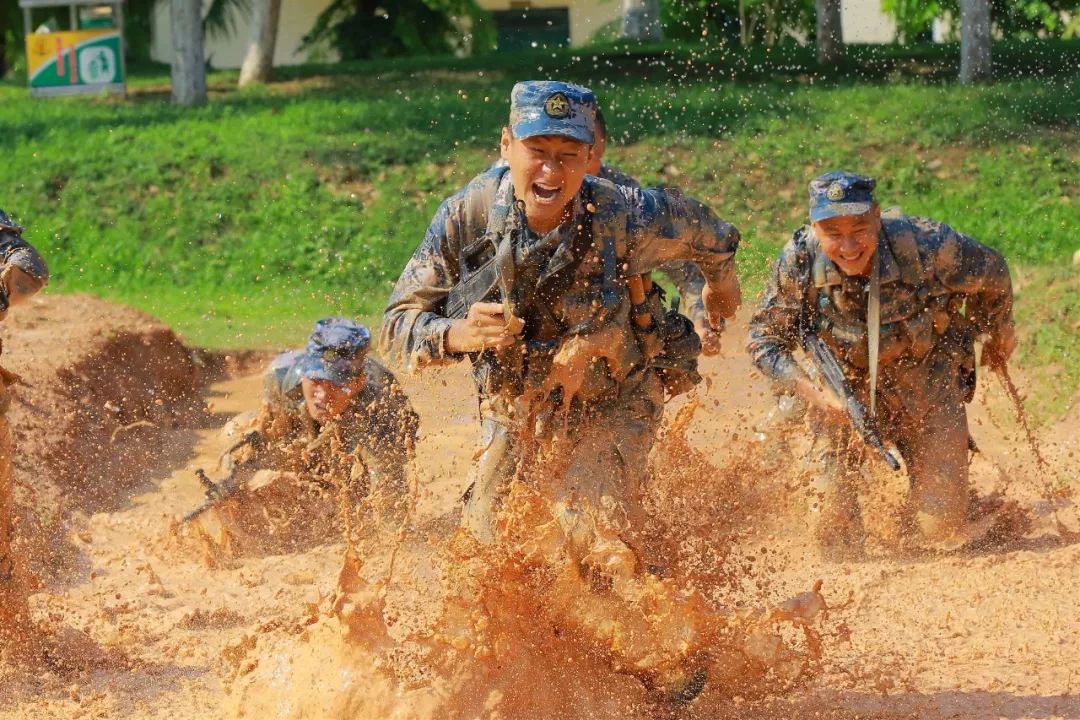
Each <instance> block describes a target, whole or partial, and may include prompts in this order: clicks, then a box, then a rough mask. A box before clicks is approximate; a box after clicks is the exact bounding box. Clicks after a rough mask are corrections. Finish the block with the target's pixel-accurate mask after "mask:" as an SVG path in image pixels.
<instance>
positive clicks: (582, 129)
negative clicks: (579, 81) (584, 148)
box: [510, 80, 596, 145]
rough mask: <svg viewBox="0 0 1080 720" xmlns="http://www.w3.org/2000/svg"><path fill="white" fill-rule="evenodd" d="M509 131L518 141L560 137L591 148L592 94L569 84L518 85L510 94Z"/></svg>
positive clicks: (593, 131) (535, 82)
mask: <svg viewBox="0 0 1080 720" xmlns="http://www.w3.org/2000/svg"><path fill="white" fill-rule="evenodd" d="M510 130H511V131H512V132H513V133H514V137H515V138H520V139H525V138H530V137H536V136H538V135H561V136H563V137H568V138H571V139H573V140H577V141H578V142H583V143H585V144H586V145H592V144H593V140H594V138H595V136H596V97H595V96H594V95H593V92H592V90H590V89H588V88H584V87H581V86H580V85H573V84H571V83H564V82H555V81H553V80H529V81H526V82H519V83H518V84H517V85H515V86H514V89H513V91H512V92H511V93H510Z"/></svg>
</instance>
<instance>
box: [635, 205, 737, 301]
mask: <svg viewBox="0 0 1080 720" xmlns="http://www.w3.org/2000/svg"><path fill="white" fill-rule="evenodd" d="M620 190H621V192H622V193H623V194H624V195H625V196H626V198H627V200H628V202H629V205H630V212H629V217H628V221H627V229H628V234H629V243H630V258H631V259H630V267H629V268H628V272H629V273H630V274H638V273H644V272H649V271H651V270H655V269H657V268H659V267H660V266H662V265H664V264H665V263H669V262H671V261H673V260H688V261H690V262H693V263H694V264H696V265H697V266H698V268H699V269H700V271H701V274H702V276H703V277H704V279H705V282H706V284H707V286H708V289H709V290H710V292H711V293H712V294H713V297H714V298H716V307H717V308H719V310H720V314H721V315H722V316H723V317H727V318H730V317H731V316H733V315H734V314H735V311H736V310H738V309H739V305H740V303H741V302H742V294H741V291H740V289H739V280H738V277H737V276H736V274H735V252H736V251H737V250H738V248H739V240H740V236H739V231H738V230H737V229H735V226H734V225H732V224H731V223H729V222H726V221H724V220H721V219H720V218H719V217H717V215H716V214H715V213H714V212H713V211H712V210H711V209H709V207H708V206H707V205H704V204H702V203H700V202H698V201H697V200H694V199H692V198H688V197H686V196H684V195H683V194H682V193H681V192H679V191H678V190H671V189H662V188H648V189H645V190H641V189H634V188H620Z"/></svg>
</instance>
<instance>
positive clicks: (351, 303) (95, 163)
mask: <svg viewBox="0 0 1080 720" xmlns="http://www.w3.org/2000/svg"><path fill="white" fill-rule="evenodd" d="M999 46H1000V47H999V52H998V59H999V67H998V74H999V76H1000V80H999V81H998V82H997V83H995V84H993V85H990V86H984V87H975V88H964V87H960V86H957V85H955V84H954V83H952V82H950V81H948V80H946V78H947V77H949V76H950V75H951V74H952V72H953V68H952V63H953V58H954V56H955V47H953V48H950V47H948V46H946V47H931V48H916V49H914V50H902V49H898V48H870V47H867V48H855V49H853V52H852V54H851V55H852V57H851V58H850V59H849V60H848V62H847V64H846V65H845V66H844V67H843V68H841V69H840V70H838V71H832V72H830V73H821V72H819V70H818V69H817V68H815V67H814V66H813V63H812V61H811V60H810V58H809V56H808V55H807V51H804V50H791V49H786V50H776V51H775V52H766V51H765V50H764V49H761V50H758V51H755V53H752V54H740V53H733V52H728V51H726V50H725V49H723V48H716V47H713V48H709V47H705V46H701V47H690V48H678V49H675V48H667V49H665V48H652V49H649V50H648V51H643V52H633V53H628V52H626V51H625V50H624V49H619V48H615V47H607V48H597V49H586V50H582V51H559V52H555V53H534V54H531V55H522V56H514V57H505V56H492V57H488V58H470V59H467V60H437V61H433V60H431V59H414V60H410V61H408V62H407V63H401V62H399V63H390V62H387V61H382V62H379V63H367V64H364V63H351V64H345V65H341V66H327V67H301V68H289V69H287V71H285V72H284V73H282V77H283V79H282V80H281V81H279V82H278V83H275V84H272V85H270V86H268V87H265V88H256V89H248V90H244V91H238V90H236V89H234V86H235V74H234V73H216V74H214V75H213V76H212V77H211V88H212V96H213V97H212V101H211V103H209V104H208V105H207V106H205V107H203V108H199V109H197V110H180V109H176V108H173V107H172V106H171V105H169V104H168V95H167V93H168V75H167V69H165V70H162V69H160V68H158V69H154V68H150V69H146V70H143V71H141V72H139V73H137V74H136V77H135V79H134V80H133V83H132V87H133V91H132V93H131V95H130V96H129V97H128V99H126V100H119V99H114V98H81V99H69V100H50V101H32V100H31V99H30V98H29V97H28V94H27V93H26V91H25V90H23V89H22V88H21V87H19V86H18V85H17V84H16V83H14V82H11V81H9V82H6V83H0V129H2V132H0V152H2V153H3V155H4V157H5V159H6V162H5V163H3V164H0V186H2V187H3V188H4V192H3V194H2V195H0V207H3V208H4V209H6V210H8V211H9V212H11V213H12V214H14V215H15V216H16V217H17V218H18V219H20V220H21V221H23V222H24V224H26V225H27V227H28V228H29V230H28V233H27V236H28V237H29V238H30V239H31V241H33V242H34V243H35V244H37V246H38V247H39V248H41V249H42V251H43V252H45V254H46V255H47V257H48V259H49V262H50V264H51V266H52V268H53V270H54V273H55V283H54V291H59V292H71V291H78V290H85V291H89V292H93V293H97V294H100V295H103V296H106V297H110V298H114V299H117V300H121V301H124V302H128V303H131V304H133V305H135V306H138V307H140V308H143V309H145V310H147V311H149V312H151V313H154V314H155V315H157V316H159V317H161V318H162V319H163V320H165V321H166V322H169V323H171V324H173V325H174V326H176V327H177V328H178V329H179V330H180V331H181V332H182V333H183V334H184V336H185V337H186V338H187V339H188V340H189V341H190V342H193V343H196V344H202V345H209V346H218V347H251V346H266V345H274V346H276V345H281V344H284V343H288V342H295V341H296V339H297V338H298V337H300V336H301V335H302V334H303V332H304V330H305V328H306V327H307V326H308V325H309V323H310V322H311V321H312V320H313V319H314V318H316V317H318V316H320V315H324V314H327V313H330V312H342V313H347V314H356V315H362V316H365V317H369V318H374V317H376V316H377V315H378V313H379V312H380V310H381V308H382V306H383V304H384V302H385V299H386V296H387V294H388V292H389V290H390V288H391V286H392V284H393V282H394V280H395V279H396V277H397V274H398V272H399V271H400V269H401V267H402V265H403V264H404V262H405V261H406V260H407V258H408V257H409V255H410V254H411V253H412V250H413V249H414V248H415V246H416V245H417V243H418V242H419V241H420V239H421V238H422V237H423V233H424V230H425V228H426V227H427V223H428V221H429V220H430V218H431V216H432V214H433V213H434V211H435V209H436V208H437V206H438V204H439V202H441V200H442V199H443V198H445V197H446V196H448V195H450V194H452V193H453V192H454V191H455V190H457V189H459V188H460V187H461V186H463V185H464V184H465V183H466V182H467V181H468V180H469V179H470V178H471V177H472V176H473V175H474V174H475V173H477V172H479V171H480V170H482V169H483V168H485V167H486V166H487V165H488V164H489V163H490V162H491V160H492V159H493V158H494V152H495V151H494V148H495V144H496V139H497V136H498V131H499V127H500V126H501V124H502V123H503V122H504V120H505V116H506V112H507V98H508V95H509V91H510V88H511V87H512V85H513V83H514V82H515V81H516V80H519V79H523V78H526V77H550V76H558V77H565V78H569V79H573V80H575V81H578V82H583V83H586V84H588V85H590V86H591V87H592V88H593V89H594V90H595V91H596V92H597V94H598V96H599V97H600V99H601V101H602V103H603V104H604V105H605V108H606V110H607V114H608V118H609V125H610V129H611V132H612V134H613V136H614V137H615V139H616V143H615V145H614V146H613V147H612V148H611V151H610V159H611V160H612V161H613V162H614V163H616V164H617V165H619V166H620V167H622V168H623V169H625V170H628V171H631V172H633V173H635V174H636V175H637V176H638V177H639V178H640V179H641V180H642V181H644V182H646V183H664V184H670V185H678V186H681V187H683V188H684V189H685V190H686V191H687V192H688V193H689V194H691V195H694V196H697V197H700V198H702V199H704V200H706V201H708V202H709V203H710V204H711V205H712V206H713V207H714V208H715V209H716V210H717V211H718V212H719V213H720V214H721V215H723V216H725V217H727V218H729V219H730V220H732V221H733V222H734V223H736V224H737V225H738V226H739V227H740V228H741V229H742V231H743V234H744V237H745V238H746V243H745V246H744V250H743V251H742V253H741V255H742V263H741V264H742V267H741V272H742V274H743V277H744V280H745V281H746V285H747V287H748V288H749V289H750V292H751V294H752V293H753V292H755V291H756V290H757V289H758V288H760V285H761V280H762V278H763V276H764V273H765V271H766V268H767V267H768V265H769V263H770V262H771V261H772V259H773V258H774V257H775V254H776V252H777V250H778V248H779V247H780V245H781V244H782V243H783V242H784V241H785V239H786V238H787V237H789V236H790V234H791V231H792V230H793V229H794V228H795V227H797V226H798V225H799V224H800V223H801V222H802V219H803V218H804V217H805V200H804V195H805V184H806V181H807V180H809V179H810V178H811V177H813V176H814V175H815V174H817V173H819V172H823V171H825V170H829V169H834V168H837V167H846V168H850V169H854V170H861V171H863V172H867V173H870V174H874V175H875V176H877V177H878V178H879V182H880V192H879V196H880V198H881V199H882V201H883V203H884V204H886V205H891V204H897V205H901V206H902V207H903V208H904V210H905V211H907V212H909V213H912V214H921V215H928V216H931V217H935V218H937V219H941V220H945V221H948V222H949V223H950V224H952V225H954V226H955V227H957V228H958V229H960V230H962V231H964V232H967V233H970V234H972V235H974V236H976V237H978V238H980V239H981V240H983V241H985V242H987V243H989V244H990V245H993V246H994V247H997V248H999V249H1001V250H1002V251H1003V252H1004V253H1005V254H1006V256H1007V257H1008V259H1009V260H1010V262H1011V263H1012V264H1013V266H1014V273H1015V272H1020V273H1022V278H1024V281H1023V282H1022V283H1021V287H1022V291H1021V293H1020V295H1019V304H1018V315H1019V317H1020V318H1021V319H1022V320H1024V321H1025V322H1024V323H1023V324H1022V332H1023V337H1024V345H1023V347H1022V350H1021V353H1020V357H1019V359H1020V362H1021V363H1022V364H1024V365H1028V366H1032V368H1033V369H1032V374H1033V375H1034V376H1036V377H1037V378H1038V379H1039V382H1040V383H1041V386H1042V387H1044V388H1047V389H1055V390H1056V391H1055V392H1049V391H1048V392H1042V393H1039V394H1038V396H1037V398H1036V400H1037V404H1038V413H1039V415H1040V416H1041V417H1044V418H1045V417H1050V416H1053V415H1056V414H1058V413H1060V411H1061V410H1062V409H1063V408H1064V407H1065V403H1066V402H1067V401H1068V399H1069V396H1070V395H1071V394H1072V390H1071V391H1070V392H1069V393H1062V392H1060V389H1061V387H1067V388H1070V389H1073V390H1074V389H1075V388H1076V387H1077V385H1078V384H1080V333H1078V332H1077V326H1076V322H1077V318H1080V291H1078V290H1077V288H1078V287H1080V278H1078V275H1077V271H1076V270H1074V269H1073V268H1072V267H1071V258H1072V255H1073V253H1074V252H1075V251H1076V250H1077V249H1078V248H1080V239H1078V238H1077V234H1076V228H1077V227H1080V224H1078V222H1077V221H1078V220H1080V214H1078V207H1080V205H1078V203H1080V197H1078V194H1077V190H1078V189H1080V172H1078V170H1080V70H1078V68H1080V43H1052V44H1033V43H1029V44H1024V45H1009V46H1006V45H1001V44H999ZM1035 366H1038V370H1036V369H1035ZM1047 367H1049V368H1050V370H1052V372H1051V373H1050V374H1048V375H1047V374H1046V373H1045V372H1043V370H1044V369H1045V368H1047Z"/></svg>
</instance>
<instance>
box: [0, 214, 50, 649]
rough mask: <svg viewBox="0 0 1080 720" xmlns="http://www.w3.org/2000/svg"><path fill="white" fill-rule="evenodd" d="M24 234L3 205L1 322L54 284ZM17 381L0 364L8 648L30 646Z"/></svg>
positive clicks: (2, 617)
mask: <svg viewBox="0 0 1080 720" xmlns="http://www.w3.org/2000/svg"><path fill="white" fill-rule="evenodd" d="M22 233H23V228H21V227H20V226H18V225H16V224H15V223H14V222H13V221H12V220H11V218H10V217H8V215H7V214H6V213H5V212H4V211H3V210H0V261H2V263H0V321H2V320H3V319H4V318H6V317H7V313H8V310H9V309H10V308H12V307H14V306H16V305H18V304H19V303H21V302H24V301H25V300H27V299H28V298H29V297H31V296H32V295H34V294H35V293H37V292H38V291H39V290H41V289H42V288H43V287H45V286H46V285H47V284H48V283H49V268H48V267H47V266H46V265H45V261H44V260H43V259H42V258H41V255H39V254H38V252H37V250H35V249H34V248H33V247H31V245H30V244H29V243H27V242H26V241H25V240H23V238H22ZM0 349H2V348H0ZM18 381H19V378H18V376H17V375H15V374H14V373H11V372H8V371H6V370H4V369H3V368H2V367H0V633H2V634H4V635H6V636H7V637H6V638H5V640H6V642H5V643H4V645H6V646H7V647H8V648H9V649H14V650H16V651H26V650H27V648H26V647H24V645H25V640H26V639H27V638H28V637H29V627H30V626H29V621H30V612H29V607H28V606H27V602H26V595H25V591H24V590H23V589H22V588H21V587H20V586H19V583H18V581H17V578H16V572H15V561H14V558H13V557H12V554H11V543H12V502H13V498H12V490H13V482H14V479H13V476H12V438H11V426H10V425H9V424H8V421H7V417H6V413H7V409H8V405H9V404H10V402H11V398H10V396H9V395H8V392H7V389H8V388H9V387H11V386H12V385H13V384H15V383H17V382H18Z"/></svg>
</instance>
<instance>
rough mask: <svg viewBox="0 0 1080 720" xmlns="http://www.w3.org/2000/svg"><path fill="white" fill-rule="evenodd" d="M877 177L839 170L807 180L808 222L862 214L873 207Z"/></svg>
mask: <svg viewBox="0 0 1080 720" xmlns="http://www.w3.org/2000/svg"><path fill="white" fill-rule="evenodd" d="M876 186H877V181H875V180H874V178H872V177H867V176H866V175H856V174H855V173H850V172H843V171H840V170H837V171H834V172H830V173H825V174H824V175H821V176H819V177H816V178H814V179H813V180H811V181H810V222H818V221H820V220H827V219H829V218H834V217H852V216H855V215H865V214H866V213H868V212H870V210H871V209H872V208H873V207H874V203H875V200H874V188H875V187H876Z"/></svg>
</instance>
